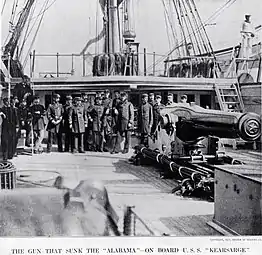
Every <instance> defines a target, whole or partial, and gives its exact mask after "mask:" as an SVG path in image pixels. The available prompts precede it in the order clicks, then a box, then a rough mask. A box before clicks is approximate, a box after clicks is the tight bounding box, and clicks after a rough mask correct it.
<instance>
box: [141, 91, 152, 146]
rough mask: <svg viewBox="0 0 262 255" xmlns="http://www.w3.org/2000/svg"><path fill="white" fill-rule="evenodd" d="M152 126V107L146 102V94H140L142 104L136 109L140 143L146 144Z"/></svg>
mask: <svg viewBox="0 0 262 255" xmlns="http://www.w3.org/2000/svg"><path fill="white" fill-rule="evenodd" d="M152 126H153V107H152V105H151V104H149V103H148V95H147V94H143V95H142V104H141V106H140V108H139V111H138V127H139V129H140V130H139V131H140V133H141V144H144V145H145V146H148V136H149V135H150V133H151V128H152Z"/></svg>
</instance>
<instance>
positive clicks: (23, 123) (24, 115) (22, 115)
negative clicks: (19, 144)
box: [18, 99, 30, 147]
mask: <svg viewBox="0 0 262 255" xmlns="http://www.w3.org/2000/svg"><path fill="white" fill-rule="evenodd" d="M18 119H19V123H20V128H19V130H20V132H19V136H20V135H21V130H22V129H23V130H25V131H26V139H25V145H26V146H27V147H30V143H29V135H30V124H29V122H28V107H27V102H26V100H25V99H24V100H22V102H21V103H20V105H19V107H18Z"/></svg>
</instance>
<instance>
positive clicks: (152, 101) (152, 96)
mask: <svg viewBox="0 0 262 255" xmlns="http://www.w3.org/2000/svg"><path fill="white" fill-rule="evenodd" d="M148 103H149V104H151V106H152V107H153V106H154V104H155V94H154V93H149V99H148Z"/></svg>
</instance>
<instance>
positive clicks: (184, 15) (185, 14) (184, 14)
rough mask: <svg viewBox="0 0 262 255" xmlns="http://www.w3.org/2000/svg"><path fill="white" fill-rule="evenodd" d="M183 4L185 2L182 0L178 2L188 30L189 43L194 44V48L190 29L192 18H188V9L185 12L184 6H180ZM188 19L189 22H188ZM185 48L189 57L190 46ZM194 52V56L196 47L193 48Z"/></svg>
mask: <svg viewBox="0 0 262 255" xmlns="http://www.w3.org/2000/svg"><path fill="white" fill-rule="evenodd" d="M181 2H182V3H183V4H184V1H183V0H182V1H179V2H178V4H179V9H180V13H181V18H184V22H185V28H186V29H187V33H188V38H189V41H190V42H191V43H192V46H194V45H193V40H192V37H191V33H190V29H189V24H188V20H190V18H188V16H187V10H186V8H184V11H183V9H182V8H183V6H182V5H181V4H180V3H181ZM184 7H185V6H184ZM187 18H188V20H187ZM197 45H198V43H197ZM185 47H186V52H187V53H188V55H189V49H188V45H187V44H186V45H185ZM193 51H194V54H196V52H195V48H194V47H193ZM200 52H201V50H200Z"/></svg>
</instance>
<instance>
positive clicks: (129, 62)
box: [124, 52, 138, 76]
mask: <svg viewBox="0 0 262 255" xmlns="http://www.w3.org/2000/svg"><path fill="white" fill-rule="evenodd" d="M135 58H136V54H135V53H134V52H130V53H128V54H127V57H126V60H125V69H124V76H126V75H127V70H128V71H129V76H134V75H138V66H137V63H136V60H135Z"/></svg>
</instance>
